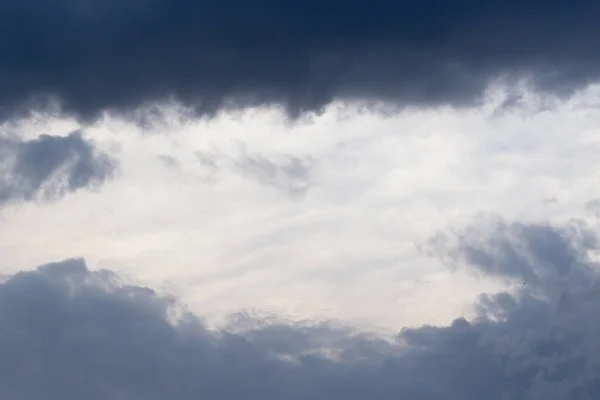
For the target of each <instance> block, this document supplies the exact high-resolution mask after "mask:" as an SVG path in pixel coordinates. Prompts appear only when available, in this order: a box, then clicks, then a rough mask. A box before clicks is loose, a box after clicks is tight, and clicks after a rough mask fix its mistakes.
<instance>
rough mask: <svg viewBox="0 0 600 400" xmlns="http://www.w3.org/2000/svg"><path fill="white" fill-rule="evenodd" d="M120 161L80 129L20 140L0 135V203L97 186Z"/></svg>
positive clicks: (48, 197)
mask: <svg viewBox="0 0 600 400" xmlns="http://www.w3.org/2000/svg"><path fill="white" fill-rule="evenodd" d="M115 167H116V162H115V161H114V160H113V159H111V158H110V157H109V156H108V155H106V154H103V153H101V152H99V151H97V150H96V149H95V148H94V146H93V144H92V143H90V142H88V141H86V140H85V139H84V137H83V136H82V134H81V133H80V132H73V133H71V134H69V135H68V136H50V135H41V136H39V137H38V138H36V139H33V140H27V141H19V140H16V139H11V138H0V205H1V204H6V203H10V202H17V201H30V200H36V199H45V200H53V199H57V198H59V197H61V196H63V195H65V194H66V193H69V192H74V191H77V190H80V189H82V188H85V187H95V186H97V185H99V184H101V183H102V182H104V181H105V180H106V179H107V178H109V177H110V176H111V175H112V173H113V172H114V170H115Z"/></svg>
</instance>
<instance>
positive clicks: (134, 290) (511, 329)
mask: <svg viewBox="0 0 600 400" xmlns="http://www.w3.org/2000/svg"><path fill="white" fill-rule="evenodd" d="M484 233H485V234H486V237H487V239H488V240H486V241H485V242H480V243H476V242H474V240H475V238H474V237H469V236H468V235H467V236H464V237H460V238H459V240H458V242H460V245H459V246H458V247H454V250H453V253H452V254H453V257H454V258H455V259H457V260H458V259H461V258H462V259H467V260H469V262H470V263H469V264H468V265H470V266H471V267H472V268H475V269H476V270H480V271H484V272H486V273H489V272H491V273H493V274H495V275H499V276H503V277H507V278H514V279H521V278H522V277H524V276H527V277H529V278H532V279H531V282H532V283H530V284H527V285H523V286H520V287H519V289H518V290H517V291H516V292H515V293H512V294H511V293H508V292H505V293H500V294H497V295H494V296H483V297H482V298H481V300H480V301H479V303H478V310H479V312H478V316H477V318H476V319H475V320H474V321H472V322H468V321H466V320H464V319H457V320H456V321H454V323H452V324H451V326H448V327H432V326H426V327H422V328H418V329H407V330H404V331H402V332H401V333H400V334H399V335H398V336H397V341H396V342H395V343H390V342H386V341H383V340H380V339H377V338H376V337H372V336H369V335H365V334H357V333H356V332H354V331H352V330H349V329H340V328H335V327H332V326H330V325H323V324H318V325H306V324H305V325H295V324H287V323H283V322H277V321H257V320H243V321H242V322H244V323H243V324H240V323H235V324H233V325H232V327H231V328H234V327H237V328H238V329H237V330H232V329H230V330H227V331H221V332H215V331H210V330H208V329H206V328H205V327H204V326H203V324H202V323H201V321H200V320H199V319H198V318H196V317H194V316H192V315H190V314H186V313H182V312H179V316H177V313H176V312H175V311H176V309H177V307H175V302H174V300H173V299H171V298H168V297H161V296H159V295H157V294H156V293H155V292H153V291H152V290H150V289H147V288H143V287H138V286H132V285H123V284H121V283H119V280H118V278H117V277H116V276H115V275H113V274H112V273H110V272H107V271H97V272H91V271H89V270H88V269H87V268H86V266H85V263H84V262H83V261H82V260H67V261H64V262H61V263H55V264H49V265H44V266H41V267H39V268H38V269H37V270H36V271H32V272H21V273H18V274H16V275H13V276H11V277H9V278H8V279H7V280H6V281H5V282H4V283H2V284H0V328H1V329H0V332H1V333H0V354H2V357H1V358H0V369H1V370H2V374H0V395H2V397H3V398H19V399H37V398H42V397H43V398H49V399H55V398H56V399H58V398H67V399H71V398H89V399H130V398H144V399H163V398H177V399H192V398H194V399H195V398H198V397H206V398H220V399H241V398H260V399H276V398H277V399H291V398H294V399H309V398H310V399H342V398H344V399H367V398H372V399H391V398H410V399H424V400H438V399H440V398H444V399H456V400H459V399H460V400H479V399H483V398H485V399H492V400H494V399H497V400H507V399H511V400H513V399H532V400H542V399H543V400H548V399H549V400H553V399H556V400H558V399H560V400H564V399H596V398H598V396H599V395H600V369H599V367H600V352H599V345H600V343H599V342H598V337H599V335H598V333H599V330H600V317H599V314H598V308H599V306H600V280H599V279H598V275H597V270H596V269H597V265H596V264H595V263H593V262H592V261H590V259H589V256H588V252H589V251H590V250H592V249H593V248H594V247H593V244H594V241H593V240H591V239H592V238H593V235H592V234H591V233H589V232H586V231H585V229H583V228H581V227H577V226H574V227H568V228H564V229H563V228H554V227H550V226H531V225H520V224H514V225H510V224H505V223H498V224H496V225H495V226H492V228H491V229H486V230H485V232H484ZM478 238H479V236H478ZM441 249H442V248H441V247H439V246H438V247H437V251H438V254H440V253H439V252H440V251H441ZM475 249H477V254H478V256H475V257H474V256H473V254H475ZM447 250H450V249H447ZM326 350H328V352H326Z"/></svg>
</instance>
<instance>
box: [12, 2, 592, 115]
mask: <svg viewBox="0 0 600 400" xmlns="http://www.w3.org/2000/svg"><path fill="white" fill-rule="evenodd" d="M599 9H600V5H598V3H597V2H594V1H590V0H575V1H571V2H569V3H566V2H563V1H537V0H536V1H529V2H527V3H525V2H522V1H518V0H506V1H502V2H482V1H476V0H461V1H459V2H451V3H444V4H441V3H439V2H437V1H423V0H419V1H416V0H402V1H390V0H374V1H368V2H366V1H363V0H349V1H340V0H293V1H287V2H284V3H282V2H280V1H278V0H261V1H252V2H248V1H240V0H226V1H219V2H214V1H207V0H201V1H189V0H150V1H135V0H126V1H124V2H123V1H121V2H116V1H101V0H88V1H85V2H79V1H71V0H60V1H58V2H53V3H52V4H49V3H47V2H44V1H40V0H9V1H5V2H3V4H2V6H1V8H0V38H1V39H0V50H1V52H2V54H3V55H4V56H3V57H2V60H0V71H2V74H1V75H0V86H1V87H2V88H3V90H2V93H1V94H0V114H1V115H2V116H3V117H4V118H7V117H9V116H14V113H16V112H17V113H18V112H23V111H27V110H29V109H30V108H31V107H37V106H40V104H43V101H45V100H47V99H48V98H54V99H55V100H58V101H59V102H60V103H61V105H62V108H63V110H64V111H66V112H69V113H71V114H74V115H76V116H78V117H80V118H83V119H93V118H96V117H97V116H98V115H100V114H101V113H102V112H103V111H113V112H117V113H125V114H128V113H130V112H133V111H134V110H136V109H138V108H139V107H140V106H151V105H153V104H154V103H155V102H164V101H171V100H176V101H180V102H183V103H184V104H185V105H187V106H191V107H192V108H193V109H194V111H195V112H197V113H200V114H204V115H206V114H212V113H214V112H216V111H218V110H220V109H223V108H229V107H233V108H236V107H244V106H256V105H273V104H277V105H282V106H284V107H285V108H286V109H287V111H288V112H289V113H290V114H291V115H298V114H300V113H302V112H304V111H318V110H320V109H321V108H322V107H324V106H325V105H327V104H328V103H329V102H331V101H332V100H333V99H347V100H359V101H372V100H374V101H388V102H390V103H391V104H395V105H399V106H403V105H440V104H441V105H444V104H453V105H462V104H469V103H472V102H473V101H475V100H477V98H478V97H479V96H480V95H481V94H482V92H483V91H484V90H485V88H486V87H487V85H488V84H489V83H490V82H491V81H493V80H494V79H497V78H508V79H516V78H532V83H533V84H534V86H536V87H537V88H538V89H540V90H542V91H549V92H553V93H557V94H568V93H570V92H572V91H573V90H574V89H577V88H580V87H581V86H583V85H585V84H586V83H588V82H590V81H593V80H595V79H597V78H598V72H597V71H598V70H599V68H598V67H599V64H600V59H599V58H598V57H597V56H596V55H595V54H596V51H595V50H596V43H597V42H598V40H599V38H600V27H598V24H597V21H596V20H595V18H594V16H595V15H597V12H598V11H599ZM40 102H41V103H40Z"/></svg>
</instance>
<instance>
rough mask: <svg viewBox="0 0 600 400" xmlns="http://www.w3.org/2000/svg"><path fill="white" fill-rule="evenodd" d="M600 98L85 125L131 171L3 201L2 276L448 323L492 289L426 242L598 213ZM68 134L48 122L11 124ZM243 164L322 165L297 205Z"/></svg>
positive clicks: (220, 309)
mask: <svg viewBox="0 0 600 400" xmlns="http://www.w3.org/2000/svg"><path fill="white" fill-rule="evenodd" d="M598 93H600V92H599V91H598V90H596V89H590V90H589V91H588V92H587V93H584V94H582V95H581V96H579V97H577V98H575V99H573V100H571V101H570V102H568V103H563V104H559V105H558V106H556V107H551V108H547V107H546V108H541V109H540V108H539V107H537V105H536V104H537V103H536V101H537V100H536V99H535V98H531V96H529V97H527V96H525V97H524V98H523V99H521V103H520V104H519V105H518V107H508V108H506V107H505V108H504V109H502V110H501V111H500V110H499V109H498V108H497V106H498V105H500V104H501V103H502V102H501V100H497V99H496V100H494V101H495V103H489V104H487V105H485V106H484V107H482V108H481V109H476V110H468V111H461V112H457V111H453V110H450V109H444V110H437V111H406V112H404V113H402V114H400V115H397V116H393V117H382V116H376V115H372V114H356V115H352V116H348V115H347V113H341V112H340V113H336V112H335V110H334V109H331V110H330V111H328V112H327V113H325V114H324V115H323V116H320V117H316V118H314V120H313V121H312V122H310V123H299V124H298V125H295V126H290V125H289V124H286V123H285V121H284V120H283V119H282V118H281V116H280V115H279V114H277V113H276V112H268V111H253V112H249V113H246V114H244V115H242V116H237V117H233V116H227V115H223V116H221V117H220V118H218V119H216V120H213V121H210V122H207V121H200V122H197V121H196V122H189V123H186V124H184V125H179V126H169V127H164V126H163V127H160V126H159V127H156V129H155V130H156V132H148V131H144V132H142V131H140V130H138V129H137V128H135V127H133V126H131V125H128V124H126V123H124V122H122V121H118V120H110V119H107V120H106V121H104V122H103V123H102V124H98V125H95V126H89V127H86V132H87V134H88V135H91V136H93V137H94V138H95V140H96V142H97V143H98V146H100V148H103V149H105V150H110V151H112V152H113V154H115V155H116V156H118V157H119V158H120V165H121V166H120V175H119V176H118V177H116V178H115V179H114V180H113V181H111V182H107V183H106V184H105V185H104V186H103V188H102V189H101V191H99V192H98V193H89V192H80V193H75V194H71V195H69V196H67V197H65V198H64V199H63V200H62V201H61V202H58V203H54V204H45V205H38V204H26V205H20V206H18V207H10V208H4V209H2V210H1V211H0V218H1V223H2V227H1V228H0V252H1V253H2V255H3V257H2V260H0V269H1V270H2V271H4V272H12V271H14V270H15V269H19V268H33V267H35V266H36V265H39V264H43V263H45V262H47V261H48V260H57V259H63V258H67V257H73V256H77V257H79V256H81V257H85V258H86V259H87V260H88V263H89V265H90V266H91V267H92V268H95V267H110V268H112V269H116V270H117V271H118V272H120V273H126V274H128V275H129V276H131V277H132V278H133V279H136V280H141V281H145V282H149V283H152V284H161V283H164V282H170V283H171V286H169V289H170V290H177V291H179V292H180V293H181V294H182V296H183V300H184V301H186V302H188V303H189V304H191V306H192V307H193V308H196V309H197V310H199V311H200V312H201V313H202V314H207V313H212V315H213V316H215V317H219V316H222V315H225V314H227V313H229V312H233V311H238V310H239V309H241V308H246V309H255V310H258V311H266V312H277V313H283V314H287V315H291V316H292V317H296V318H298V317H300V318H302V317H334V318H342V319H347V320H354V321H365V322H367V323H370V324H376V325H380V326H384V327H393V328H398V327H401V326H405V325H414V324H420V323H444V322H448V321H450V320H451V319H453V318H455V317H456V316H457V315H460V314H464V313H469V310H470V304H471V301H472V300H473V299H474V297H475V296H476V295H477V294H479V293H480V292H483V291H486V290H493V289H494V288H496V287H497V286H496V285H497V284H496V283H492V282H491V281H486V280H476V278H474V277H471V276H468V275H465V274H464V273H462V272H454V271H449V270H445V269H443V267H442V266H440V265H439V264H437V263H435V262H434V261H432V260H429V259H426V258H423V257H421V256H420V255H419V254H418V251H417V249H416V246H415V243H419V242H421V241H423V240H424V239H426V238H427V237H428V236H430V235H431V234H434V233H435V232H437V231H439V230H440V229H444V228H446V227H448V226H458V225H459V224H461V223H464V222H465V220H468V219H469V218H471V217H472V216H473V215H475V214H477V213H480V212H483V213H499V214H501V215H503V216H505V217H506V218H509V219H511V218H514V219H518V220H521V221H531V220H551V221H554V222H562V221H565V220H567V219H569V218H571V217H574V216H583V215H587V216H588V217H589V218H590V220H591V221H593V220H594V219H595V218H596V215H595V213H596V211H593V210H592V209H591V208H590V206H589V204H591V203H589V202H590V201H593V200H594V199H596V198H600V187H598V185H597V171H598V170H600V168H599V167H600V158H599V157H598V149H600V139H599V138H600V136H599V135H598V128H597V126H600V124H599V122H600V111H598V110H597V108H595V104H596V103H597V99H598V96H599V95H598ZM342 114H343V118H342V117H340V115H342ZM72 124H73V123H72V122H69V121H57V120H45V119H44V118H39V119H38V120H37V121H34V122H29V123H26V124H24V125H21V126H16V127H12V131H13V133H16V134H21V133H22V134H23V135H24V136H25V137H35V136H36V135H39V134H41V133H48V134H54V133H57V132H64V131H65V130H66V127H67V126H68V127H69V129H71V128H75V127H76V126H75V127H74V126H72ZM6 129H8V127H5V130H6ZM166 131H168V132H166ZM240 143H241V144H243V146H244V148H245V150H244V152H243V153H240V151H239V149H240V147H239V146H240ZM117 150H118V151H117ZM198 154H203V155H209V156H210V155H215V154H216V155H218V157H216V158H215V159H214V160H213V161H214V162H213V163H212V164H211V162H210V160H211V158H210V157H209V158H207V159H204V162H202V160H200V159H199V158H198ZM236 157H238V158H236ZM239 157H242V158H239ZM243 157H247V158H250V159H252V157H255V158H259V159H260V160H263V161H264V162H265V163H266V165H271V166H272V165H277V162H281V160H284V162H285V160H290V159H292V160H293V159H297V160H311V163H310V170H309V172H306V171H305V172H306V174H309V175H306V176H309V177H310V179H309V182H310V185H309V187H308V188H306V190H305V191H304V196H303V197H300V198H298V197H294V196H290V195H289V192H288V191H286V190H281V188H282V187H283V188H285V187H287V186H286V185H287V184H290V185H291V184H292V183H293V182H286V179H292V178H290V176H288V175H286V174H285V173H284V174H279V175H277V174H276V180H275V181H272V180H271V181H269V180H267V181H266V182H270V183H271V184H265V180H264V179H263V180H261V179H262V178H261V177H260V176H258V175H257V173H256V171H254V172H253V171H250V170H248V171H245V170H244V166H246V167H247V166H248V165H247V163H245V162H244V159H243ZM207 160H208V161H207ZM223 160H225V161H223ZM265 160H266V161H265ZM246 161H247V159H246ZM219 163H221V164H222V165H221V164H219ZM223 163H224V164H223ZM231 166H234V167H231ZM273 182H275V184H273ZM586 204H587V205H588V207H587V211H586ZM457 224H458V225H457Z"/></svg>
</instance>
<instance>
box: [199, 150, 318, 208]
mask: <svg viewBox="0 0 600 400" xmlns="http://www.w3.org/2000/svg"><path fill="white" fill-rule="evenodd" d="M195 155H196V158H197V159H198V161H199V162H200V164H201V166H202V168H203V170H204V171H205V172H206V176H207V179H209V180H214V179H216V176H217V175H218V174H219V173H220V172H221V171H223V170H229V171H232V172H234V173H236V174H238V175H240V176H243V177H245V178H246V179H249V180H252V181H255V182H257V183H259V184H260V185H263V186H266V187H272V188H275V189H278V190H281V191H283V192H285V193H287V194H289V195H290V196H292V197H294V198H301V197H303V196H304V195H306V193H307V192H308V191H309V190H310V188H311V187H312V186H313V185H314V180H313V168H314V165H315V161H314V160H313V159H312V158H310V157H296V156H290V155H269V156H267V155H262V154H256V153H251V152H249V151H248V149H247V148H246V146H245V145H243V144H238V146H237V148H236V149H235V150H234V151H233V152H214V153H211V152H196V153H195Z"/></svg>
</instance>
